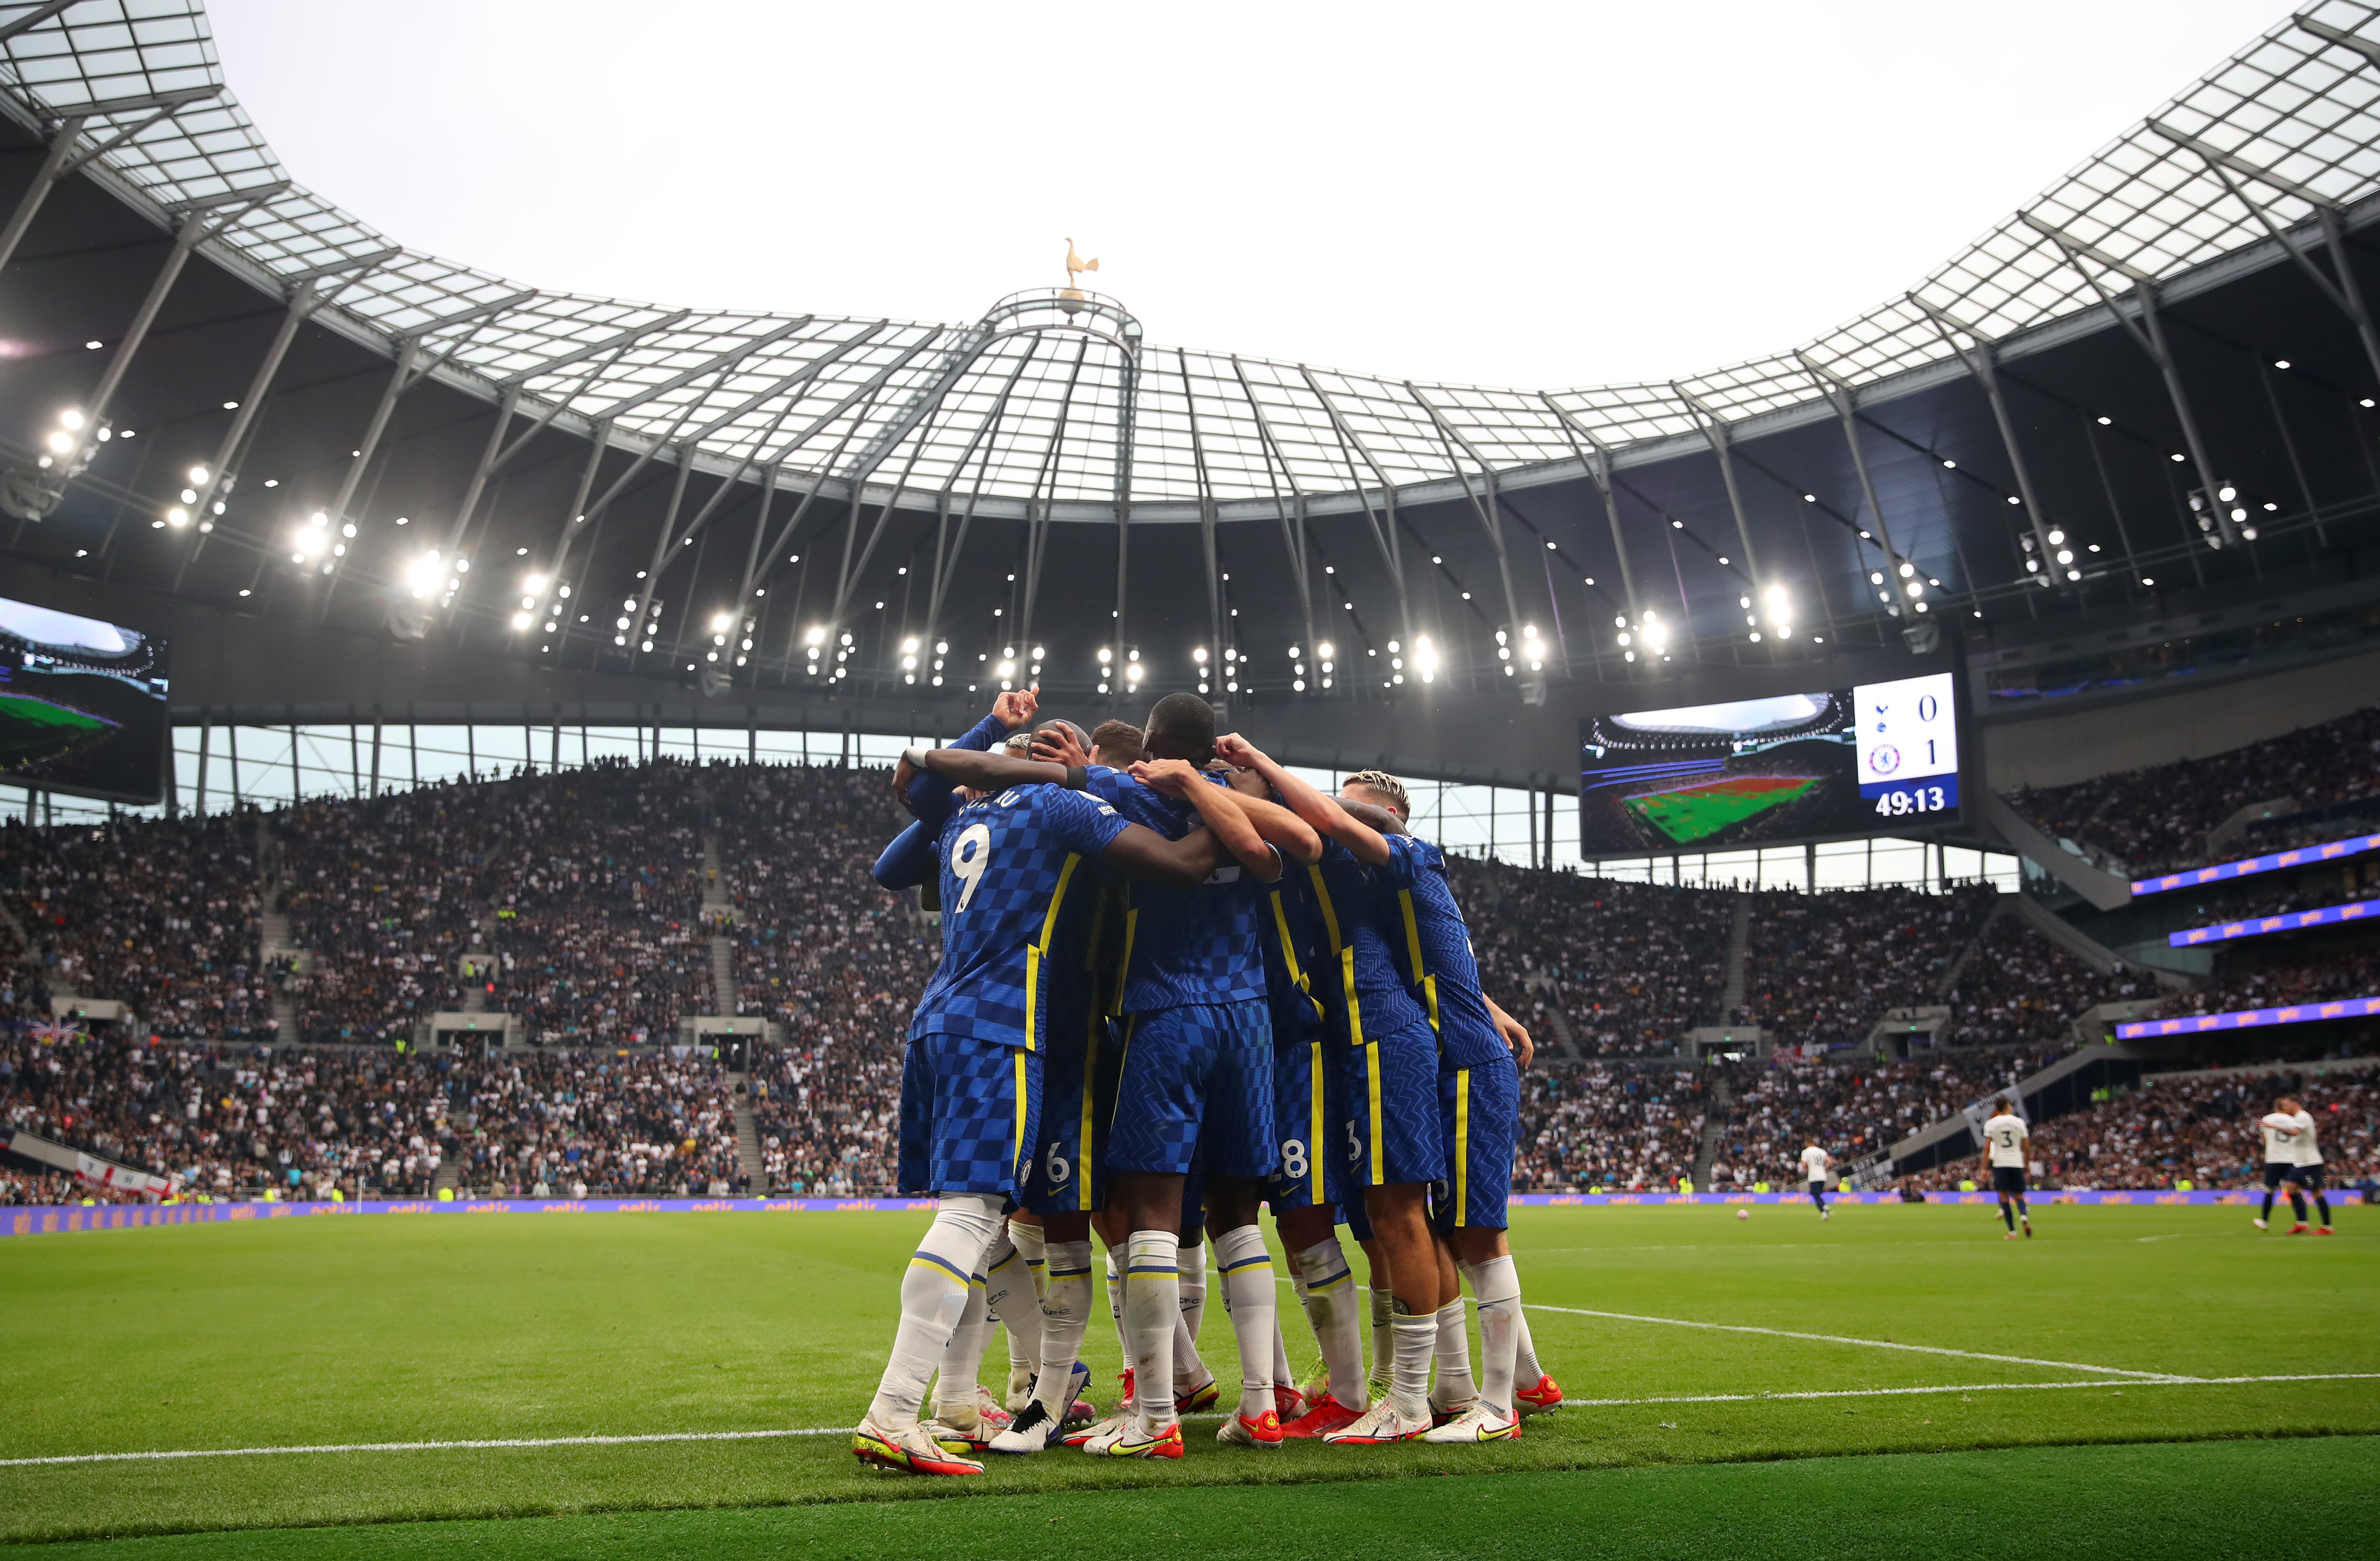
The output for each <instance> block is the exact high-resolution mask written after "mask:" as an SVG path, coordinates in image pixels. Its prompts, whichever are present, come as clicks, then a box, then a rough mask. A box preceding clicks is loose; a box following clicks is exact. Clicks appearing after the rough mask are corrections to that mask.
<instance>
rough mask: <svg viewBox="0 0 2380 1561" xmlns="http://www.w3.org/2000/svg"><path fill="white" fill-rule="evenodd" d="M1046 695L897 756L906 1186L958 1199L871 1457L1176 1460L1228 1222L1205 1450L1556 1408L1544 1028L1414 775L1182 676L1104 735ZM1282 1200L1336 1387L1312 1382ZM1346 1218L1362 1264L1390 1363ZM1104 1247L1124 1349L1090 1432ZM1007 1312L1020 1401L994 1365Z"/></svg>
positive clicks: (1420, 1431)
mask: <svg viewBox="0 0 2380 1561" xmlns="http://www.w3.org/2000/svg"><path fill="white" fill-rule="evenodd" d="M1037 692H1038V691H1037V690H1031V689H1027V690H1021V691H1013V692H1008V693H1003V694H1002V695H1001V696H1000V699H999V701H998V702H997V703H996V704H995V705H994V707H993V710H992V713H990V715H989V716H988V717H986V718H985V720H984V721H982V722H981V723H979V724H978V725H977V726H976V727H975V728H974V729H973V730H972V731H970V732H969V733H968V734H967V735H966V736H965V737H964V738H960V739H959V740H958V741H957V742H956V743H955V744H954V745H953V746H952V747H950V748H946V749H934V750H925V749H911V750H908V751H907V752H906V753H905V754H904V755H903V757H902V760H901V762H900V764H899V766H898V767H897V769H896V771H895V774H894V779H893V785H894V788H895V790H896V791H897V792H898V793H899V795H900V797H901V800H902V803H903V805H904V806H905V808H907V810H908V811H910V813H911V814H912V815H913V816H914V817H915V818H916V820H917V822H916V823H913V824H911V825H910V826H909V827H908V828H907V829H905V831H904V832H903V833H902V834H901V835H900V836H899V837H898V838H896V839H895V840H894V841H893V842H892V844H891V845H890V846H889V847H887V848H886V849H885V851H884V854H883V855H882V857H881V858H880V859H879V860H878V862H877V864H876V868H875V876H876V878H877V881H878V882H879V883H880V884H883V885H884V886H885V887H887V888H892V889H897V890H905V889H911V888H915V889H918V890H920V892H921V893H922V894H923V895H924V896H926V903H927V904H928V905H929V907H931V908H934V909H939V910H940V912H941V930H942V958H941V965H940V967H939V968H938V969H937V970H935V972H934V975H933V977H932V979H931V980H930V981H929V982H928V984H927V987H926V991H925V994H924V995H923V997H922V998H921V999H920V1000H919V1002H918V1005H917V1014H916V1017H915V1018H913V1019H912V1020H911V1022H910V1026H909V1037H908V1049H907V1054H906V1059H905V1065H904V1068H903V1074H902V1084H901V1108H900V1186H901V1188H902V1189H903V1190H904V1191H905V1192H907V1193H911V1194H915V1195H932V1196H934V1197H935V1198H936V1199H937V1200H938V1207H937V1212H936V1213H935V1216H934V1221H933V1224H932V1225H931V1226H930V1227H929V1229H928V1230H927V1232H926V1234H925V1238H924V1239H923V1240H921V1241H920V1242H919V1243H918V1245H917V1252H916V1254H915V1256H913V1257H912V1258H911V1260H910V1262H909V1265H908V1268H907V1270H906V1272H905V1274H904V1277H903V1280H902V1285H901V1320H900V1324H899V1327H898V1329H897V1331H896V1333H895V1335H894V1337H893V1342H892V1355H891V1359H890V1360H889V1361H888V1362H887V1363H886V1366H885V1369H884V1374H883V1378H882V1380H881V1382H880V1384H879V1386H878V1388H877V1393H876V1396H875V1399H874V1401H873V1402H872V1403H871V1404H870V1405H869V1406H868V1413H867V1416H866V1417H865V1419H863V1420H862V1421H861V1422H860V1424H859V1427H858V1430H857V1432H856V1433H855V1435H854V1437H853V1441H852V1450H853V1452H854V1453H855V1454H856V1455H857V1456H858V1457H860V1458H861V1459H863V1460H865V1461H868V1462H870V1463H875V1464H880V1465H883V1466H885V1467H888V1468H892V1469H898V1470H908V1471H910V1472H913V1473H917V1474H931V1475H964V1474H979V1473H981V1472H982V1471H983V1468H984V1465H983V1462H982V1461H981V1455H983V1454H985V1453H987V1452H988V1453H991V1454H1013V1455H1024V1454H1033V1453H1038V1452H1042V1451H1045V1450H1048V1449H1050V1448H1052V1447H1056V1446H1060V1445H1066V1446H1073V1447H1078V1448H1080V1449H1081V1450H1082V1451H1084V1452H1087V1453H1090V1454H1093V1455H1095V1456H1104V1457H1175V1458H1178V1457H1182V1456H1183V1451H1184V1444H1183V1436H1182V1418H1183V1416H1184V1415H1185V1414H1188V1413H1193V1412H1196V1411H1198V1410H1201V1409H1207V1408H1208V1407H1210V1406H1212V1405H1214V1404H1216V1403H1217V1401H1218V1400H1219V1398H1220V1390H1219V1388H1218V1386H1217V1384H1216V1383H1215V1381H1214V1378H1213V1375H1212V1373H1211V1372H1208V1370H1207V1369H1206V1367H1205V1364H1204V1362H1203V1361H1202V1360H1200V1358H1199V1356H1198V1353H1197V1345H1196V1338H1197V1333H1198V1324H1199V1321H1200V1319H1201V1316H1202V1315H1203V1312H1204V1311H1205V1302H1206V1296H1207V1289H1208V1285H1207V1274H1208V1268H1207V1263H1206V1245H1207V1241H1208V1238H1211V1239H1212V1242H1213V1247H1214V1269H1213V1272H1214V1275H1215V1280H1216V1283H1217V1284H1218V1285H1219V1286H1220V1289H1221V1291H1222V1299H1223V1304H1224V1307H1225V1309H1226V1310H1227V1311H1228V1312H1229V1314H1230V1318H1231V1328H1232V1333H1233V1337H1234V1340H1235V1342H1236V1344H1237V1346H1238V1350H1239V1360H1240V1396H1239V1402H1238V1404H1237V1406H1236V1408H1235V1409H1233V1411H1231V1412H1229V1413H1226V1414H1225V1415H1224V1416H1223V1423H1222V1425H1221V1428H1220V1431H1219V1432H1218V1433H1217V1438H1216V1439H1217V1440H1218V1441H1219V1442H1221V1443H1224V1444H1227V1445H1239V1446H1245V1447H1255V1448H1278V1447H1280V1446H1281V1444H1282V1442H1283V1441H1284V1440H1285V1439H1290V1438H1298V1437H1318V1438H1319V1439H1320V1440H1322V1441H1325V1442H1328V1443H1331V1444H1334V1445H1377V1444H1381V1443H1388V1442H1401V1441H1409V1440H1415V1439H1424V1440H1427V1441H1430V1442H1438V1443H1477V1442H1489V1441H1499V1440H1502V1439H1505V1438H1508V1437H1513V1436H1517V1435H1519V1434H1520V1421H1521V1417H1522V1416H1523V1415H1524V1414H1530V1413H1536V1412H1541V1411H1544V1410H1547V1409H1552V1408H1554V1407H1555V1406H1557V1405H1558V1404H1560V1401H1561V1390H1560V1387H1559V1386H1558V1385H1557V1384H1555V1383H1554V1381H1553V1379H1552V1378H1551V1377H1550V1376H1548V1375H1547V1374H1546V1372H1545V1371H1544V1370H1543V1368H1542V1367H1541V1366H1540V1365H1539V1363H1538V1362H1537V1360H1536V1351H1535V1349H1534V1348H1533V1347H1532V1345H1531V1342H1530V1339H1529V1330H1528V1323H1527V1321H1526V1319H1525V1318H1524V1316H1523V1314H1522V1311H1521V1290H1520V1280H1519V1277H1518V1274H1517V1272H1516V1270H1515V1269H1514V1266H1513V1262H1512V1253H1511V1250H1510V1249H1509V1247H1508V1246H1507V1244H1506V1241H1505V1223H1506V1221H1505V1206H1506V1201H1507V1196H1508V1193H1509V1191H1510V1187H1511V1181H1512V1155H1513V1148H1514V1143H1515V1140H1516V1138H1517V1135H1518V1129H1519V1104H1520V1089H1519V1075H1520V1070H1521V1069H1522V1068H1524V1067H1527V1066H1528V1063H1529V1059H1530V1055H1531V1046H1530V1041H1529V1035H1528V1031H1526V1030H1525V1029H1524V1028H1523V1027H1522V1026H1521V1025H1520V1024H1519V1023H1518V1022H1517V1021H1515V1020H1514V1019H1513V1018H1512V1017H1511V1016H1510V1015H1509V1014H1506V1013H1505V1012H1504V1011H1503V1010H1502V1009H1501V1008H1500V1007H1498V1006H1497V1005H1496V1004H1495V1003H1494V1002H1493V1001H1492V1000H1491V999H1489V998H1488V996H1487V994H1485V993H1484V992H1483V991H1481V989H1480V984H1479V972H1478V967H1477V965H1476V963H1475V960H1474V959H1473V957H1472V953H1471V946H1470V936H1469V933H1468V931H1467V929H1466V927H1465V925H1464V922H1463V913H1462V911H1461V909H1459V908H1458V907H1457V905H1456V904H1455V900H1454V896H1453V894H1452V893H1451V889H1450V888H1449V886H1448V884H1447V879H1446V870H1445V861H1444V859H1443V857H1442V856H1441V855H1440V854H1439V849H1438V848H1436V847H1435V846H1433V845H1431V844H1429V843H1428V842H1427V841H1424V840H1421V839H1419V838H1417V837H1415V835H1412V834H1411V833H1409V832H1408V830H1407V828H1406V823H1407V821H1408V819H1409V817H1410V805H1409V802H1408V800H1407V798H1406V794H1405V790H1404V787H1403V786H1402V785H1401V784H1400V783H1399V782H1398V781H1397V780H1396V779H1395V778H1394V777H1392V776H1390V775H1387V774H1382V773H1380V772H1378V771H1366V772H1362V773H1360V774H1354V775H1352V776H1350V777H1349V778H1348V780H1347V782H1346V784H1345V786H1344V787H1342V789H1341V791H1340V794H1339V796H1338V797H1336V798H1332V797H1328V796H1325V795H1323V794H1322V793H1320V792H1318V791H1317V790H1316V789H1315V788H1314V787H1310V786H1308V785H1306V784H1305V782H1304V781H1301V780H1299V779H1298V778H1297V777H1296V776H1294V775H1292V774H1289V773H1288V772H1287V771H1285V770H1283V769H1282V768H1281V766H1280V765H1279V764H1277V763H1275V762H1273V761H1272V760H1271V759H1269V757H1267V756H1266V755H1265V754H1263V753H1261V752H1259V751H1257V749H1256V748H1255V747H1253V746H1252V745H1251V744H1249V743H1247V742H1246V741H1245V740H1244V739H1242V738H1237V737H1233V736H1224V737H1221V738H1218V736H1217V735H1216V731H1215V717H1214V710H1213V707H1212V706H1210V705H1209V704H1208V702H1207V701H1205V700H1203V699H1200V698H1198V697H1197V696H1196V695H1191V694H1172V695H1168V696H1167V697H1165V698H1163V699H1161V700H1160V701H1157V704H1156V706H1155V708H1154V709H1153V710H1152V711H1151V712H1150V713H1149V717H1148V722H1147V726H1146V727H1145V728H1140V729H1135V727H1133V726H1129V725H1127V724H1125V723H1123V722H1120V721H1110V722H1106V723H1104V724H1102V725H1101V726H1099V727H1098V729H1097V730H1096V731H1094V732H1090V733H1085V732H1084V731H1083V730H1082V729H1081V728H1080V727H1078V726H1075V725H1074V724H1073V723H1071V722H1067V721H1064V720H1040V721H1038V722H1037V720H1036V717H1037V715H1038V698H1037ZM1268 1203H1269V1205H1270V1207H1271V1210H1272V1214H1273V1219H1274V1223H1275V1226H1276V1228H1277V1229H1278V1231H1279V1234H1280V1238H1281V1248H1282V1250H1284V1251H1285V1252H1286V1253H1288V1254H1289V1257H1290V1262H1291V1265H1292V1268H1293V1272H1292V1274H1290V1276H1289V1277H1290V1280H1291V1283H1292V1285H1293V1287H1294V1289H1295V1293H1296V1295H1297V1298H1298V1300H1299V1302H1300V1304H1301V1306H1302V1307H1303V1309H1304V1311H1305V1316H1306V1319H1307V1321H1308V1323H1310V1324H1311V1326H1312V1329H1313V1333H1314V1337H1315V1341H1316V1343H1317V1345H1318V1347H1319V1348H1320V1352H1321V1356H1322V1360H1323V1362H1324V1365H1325V1367H1326V1369H1327V1371H1328V1373H1329V1380H1328V1386H1327V1387H1321V1388H1318V1390H1317V1391H1313V1392H1312V1393H1311V1395H1310V1396H1309V1394H1308V1392H1307V1391H1305V1390H1302V1389H1301V1388H1300V1387H1299V1386H1298V1385H1297V1384H1296V1383H1295V1382H1294V1381H1293V1373H1292V1372H1291V1371H1290V1368H1289V1362H1288V1356H1287V1349H1286V1347H1285V1343H1284V1341H1283V1338H1282V1335H1281V1327H1280V1322H1279V1316H1278V1308H1277V1290H1276V1283H1277V1281H1276V1278H1275V1275H1274V1273H1273V1264H1272V1260H1271V1258H1270V1256H1269V1251H1268V1249H1267V1247H1266V1243H1265V1238H1264V1234H1263V1232H1262V1230H1261V1229H1260V1228H1259V1227H1258V1226H1257V1214H1258V1211H1259V1207H1260V1205H1261V1204H1268ZM1342 1223H1343V1224H1345V1225H1346V1226H1348V1228H1349V1230H1350V1231H1351V1233H1352V1234H1353V1236H1354V1238H1355V1240H1356V1241H1357V1242H1358V1243H1359V1244H1360V1245H1361V1247H1362V1248H1363V1250H1364V1252H1365V1255H1366V1259H1367V1260H1368V1263H1369V1270H1370V1302H1371V1305H1370V1317H1369V1321H1370V1324H1371V1356H1372V1370H1371V1372H1370V1373H1369V1374H1367V1373H1366V1368H1365V1341H1364V1323H1365V1321H1366V1319H1365V1318H1364V1316H1363V1315H1362V1314H1361V1313H1360V1311H1359V1307H1358V1301H1357V1295H1358V1290H1357V1287H1356V1285H1355V1282H1354V1274H1353V1271H1352V1269H1351V1268H1350V1265H1349V1263H1348V1262H1347V1258H1346V1254H1345V1251H1344V1249H1343V1247H1342V1243H1341V1241H1340V1239H1339V1236H1338V1226H1340V1225H1341V1224H1342ZM1095 1232H1096V1233H1097V1235H1098V1236H1099V1240H1100V1243H1101V1245H1102V1246H1103V1247H1104V1248H1105V1250H1106V1268H1107V1289H1108V1301H1109V1310H1110V1313H1111V1317H1112V1319H1113V1321H1114V1323H1115V1327H1116V1330H1117V1335H1118V1337H1119V1340H1120V1342H1121V1344H1122V1346H1123V1357H1124V1362H1125V1371H1124V1373H1123V1390H1122V1396H1121V1398H1120V1400H1119V1402H1118V1403H1117V1405H1116V1406H1115V1410H1114V1412H1113V1413H1112V1414H1110V1415H1108V1416H1107V1417H1106V1418H1104V1419H1098V1420H1094V1418H1093V1417H1094V1411H1092V1409H1090V1408H1089V1407H1088V1406H1087V1405H1086V1404H1085V1403H1084V1402H1083V1398H1082V1396H1083V1390H1084V1387H1085V1385H1086V1384H1087V1381H1088V1379H1089V1370H1088V1368H1087V1367H1086V1366H1085V1365H1084V1364H1083V1363H1082V1361H1081V1360H1080V1356H1081V1353H1082V1343H1083V1338H1084V1335H1085V1333H1086V1331H1087V1327H1088V1325H1089V1322H1090V1314H1091V1307H1092V1298H1093V1283H1092V1249H1091V1238H1092V1235H1093V1234H1094V1233H1095ZM1465 1278H1467V1279H1468V1280H1469V1281H1470V1284H1471V1288H1472V1294H1473V1296H1474V1298H1475V1300H1476V1302H1477V1306H1478V1312H1479V1332H1480V1344H1481V1354H1482V1357H1483V1359H1482V1360H1481V1370H1480V1372H1479V1374H1478V1377H1477V1378H1476V1379H1474V1377H1473V1374H1472V1370H1471V1354H1470V1344H1469V1336H1468V1333H1467V1330H1466V1328H1465V1325H1464V1310H1463V1299H1462V1289H1461V1286H1462V1282H1463V1279H1465ZM995 1326H997V1327H1002V1328H1005V1329H1006V1331H1007V1334H1008V1336H1009V1341H1010V1343H1009V1348H1010V1356H1011V1374H1010V1393H1009V1396H1008V1397H1007V1400H1006V1403H1005V1407H1003V1406H1002V1403H1000V1402H997V1401H995V1400H994V1399H993V1397H992V1396H991V1395H990V1393H988V1392H987V1391H986V1390H985V1389H983V1388H982V1387H981V1386H979V1385H978V1384H977V1372H978V1369H979V1366H980V1363H981V1360H982V1355H983V1352H984V1349H985V1348H986V1345H987V1343H988V1342H989V1338H990V1333H991V1331H992V1329H993V1328H994V1327H995ZM1433 1365H1435V1367H1436V1382H1435V1384H1433V1383H1432V1380H1431V1379H1432V1367H1433ZM929 1386H930V1387H931V1389H932V1406H931V1409H930V1411H929V1409H928V1407H927V1397H928V1392H929Z"/></svg>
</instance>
